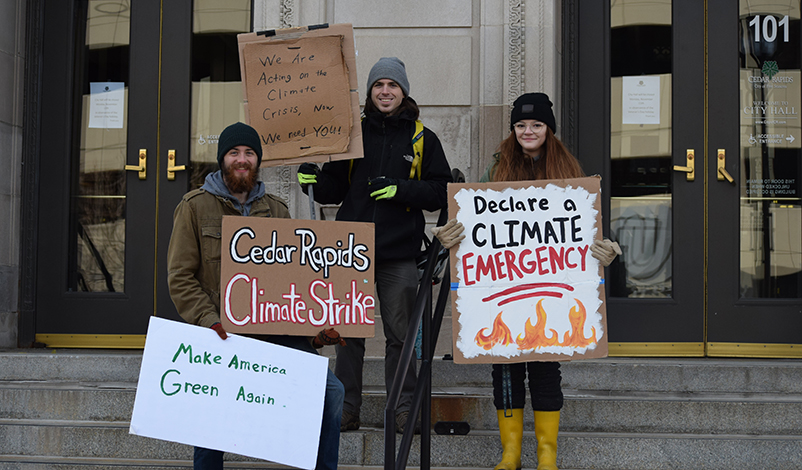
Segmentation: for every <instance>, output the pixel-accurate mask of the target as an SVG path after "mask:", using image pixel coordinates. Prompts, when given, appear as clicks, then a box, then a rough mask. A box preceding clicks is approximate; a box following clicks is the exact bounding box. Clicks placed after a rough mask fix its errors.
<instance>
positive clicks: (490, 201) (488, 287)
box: [448, 178, 607, 363]
mask: <svg viewBox="0 0 802 470" xmlns="http://www.w3.org/2000/svg"><path fill="white" fill-rule="evenodd" d="M448 192H449V197H450V198H451V201H452V203H450V204H449V216H450V217H452V218H453V217H456V218H457V220H459V221H460V222H461V223H462V224H463V225H464V226H465V236H466V238H465V239H464V240H463V241H462V242H461V243H460V245H459V246H458V248H457V249H456V250H451V263H452V269H451V272H452V290H455V291H456V292H455V294H456V295H452V297H451V298H452V307H453V311H454V312H456V314H455V315H452V323H453V338H454V360H455V362H458V363H487V362H492V363H503V362H528V361H553V360H572V359H580V358H591V357H603V356H606V355H607V331H606V330H607V328H606V314H605V308H604V289H603V274H604V271H603V268H602V267H601V265H600V264H599V262H598V261H597V260H596V259H595V258H593V257H592V256H591V252H590V246H591V245H592V244H593V241H594V239H596V238H600V237H601V230H600V226H601V215H600V214H601V211H600V207H601V206H600V200H601V198H600V196H599V194H600V188H599V179H598V178H578V179H569V180H551V181H547V180H543V181H523V182H515V183H488V184H449V185H448Z"/></svg>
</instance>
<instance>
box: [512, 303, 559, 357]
mask: <svg viewBox="0 0 802 470" xmlns="http://www.w3.org/2000/svg"><path fill="white" fill-rule="evenodd" d="M542 304H543V299H540V300H539V301H538V302H537V306H536V307H535V312H536V314H537V323H536V324H535V325H534V326H532V317H529V318H527V319H526V323H525V324H524V337H521V335H518V339H517V340H516V341H515V342H516V343H518V349H522V350H523V349H536V348H541V347H544V346H556V345H557V344H558V342H557V341H558V335H557V331H555V330H550V331H551V337H547V336H546V311H545V310H543V305H542Z"/></svg>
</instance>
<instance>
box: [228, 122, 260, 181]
mask: <svg viewBox="0 0 802 470" xmlns="http://www.w3.org/2000/svg"><path fill="white" fill-rule="evenodd" d="M238 145H247V146H248V147H250V148H252V149H253V151H254V152H256V156H257V157H258V160H257V163H256V167H257V168H259V166H260V165H261V164H262V142H261V141H260V140H259V133H258V132H256V129H254V128H253V127H251V126H249V125H247V124H243V123H241V122H235V123H234V124H232V125H230V126H228V127H226V128H225V130H224V131H223V133H222V134H220V138H219V139H218V140H217V165H218V166H219V167H220V169H222V168H223V158H224V157H225V156H226V154H227V153H228V151H229V150H231V149H233V148H234V147H236V146H238Z"/></svg>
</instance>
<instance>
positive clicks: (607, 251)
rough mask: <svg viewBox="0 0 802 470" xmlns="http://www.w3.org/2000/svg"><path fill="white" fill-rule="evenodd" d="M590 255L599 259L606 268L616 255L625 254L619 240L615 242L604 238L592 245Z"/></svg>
mask: <svg viewBox="0 0 802 470" xmlns="http://www.w3.org/2000/svg"><path fill="white" fill-rule="evenodd" d="M590 252H591V253H590V255H591V256H593V257H594V258H596V259H597V260H599V262H600V263H601V264H602V266H604V267H605V268H606V267H607V266H610V263H612V262H613V260H614V259H615V257H616V255H620V254H623V252H622V251H621V247H620V246H618V242H614V241H612V240H610V239H607V238H605V239H604V240H596V241H594V242H593V245H591V246H590Z"/></svg>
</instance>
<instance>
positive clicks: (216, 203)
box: [167, 122, 344, 470]
mask: <svg viewBox="0 0 802 470" xmlns="http://www.w3.org/2000/svg"><path fill="white" fill-rule="evenodd" d="M261 162H262V145H261V143H260V140H259V134H258V133H257V132H256V130H255V129H254V128H252V127H251V126H249V125H247V124H243V123H241V122H238V123H235V124H232V125H230V126H228V127H227V128H226V129H225V130H224V131H223V132H222V133H221V134H220V139H219V140H218V142H217V163H218V164H219V165H220V170H218V171H216V172H214V173H211V174H209V175H208V176H207V177H206V181H205V182H204V184H203V186H201V188H200V189H196V190H194V191H190V192H188V193H187V194H185V195H184V197H183V198H182V199H181V202H179V203H178V207H176V209H175V214H174V215H173V233H172V235H171V236H170V246H169V247H168V248H167V284H168V286H169V288H170V297H171V298H172V300H173V303H174V304H175V307H176V309H177V310H178V314H179V315H181V317H182V318H183V319H184V320H186V321H187V323H191V324H193V325H198V326H203V327H207V328H211V329H213V330H214V331H215V332H216V333H217V335H218V336H219V337H220V339H221V340H225V339H226V338H228V334H227V333H226V331H225V329H223V325H222V324H221V323H220V253H221V248H222V246H221V245H222V239H221V238H220V233H221V227H222V224H223V216H225V215H239V216H249V217H281V218H289V217H290V213H289V211H288V210H287V204H286V203H285V202H284V201H282V200H281V199H279V198H278V197H276V196H273V195H272V194H268V193H266V192H265V185H264V183H262V182H261V181H259V164H260V163H261ZM245 336H251V337H253V338H255V339H258V340H261V341H267V342H269V343H273V344H278V345H280V346H285V347H288V348H292V349H298V350H301V351H305V352H308V353H312V354H317V352H316V349H318V348H322V347H323V346H324V345H326V344H338V343H341V342H342V343H344V341H342V339H341V338H340V335H339V334H338V333H337V332H336V331H335V330H334V329H333V328H330V329H328V330H324V331H321V332H320V333H319V334H318V335H317V336H316V337H314V338H307V337H304V336H285V335H245ZM343 394H344V390H343V386H342V384H341V383H340V381H339V380H338V379H337V377H335V376H334V374H333V373H331V372H328V376H327V378H326V395H325V399H324V403H323V420H322V423H321V425H320V426H321V427H320V440H319V444H318V456H317V465H316V466H315V469H316V470H336V469H337V463H338V459H339V450H340V419H341V418H342V403H343V401H342V400H343ZM202 411H203V410H199V412H202ZM206 412H208V413H215V410H206ZM266 425H276V423H266ZM311 429H312V427H311V426H310V430H311ZM208 431H209V432H210V433H213V432H214V429H209V430H208ZM254 431H256V432H255V433H257V434H258V431H257V430H254ZM194 468H196V469H204V470H207V469H209V470H211V469H214V470H222V469H223V452H222V451H220V450H215V449H206V448H202V447H195V454H194Z"/></svg>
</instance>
